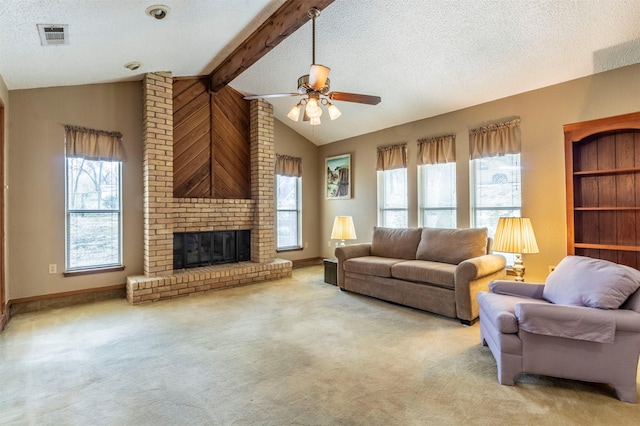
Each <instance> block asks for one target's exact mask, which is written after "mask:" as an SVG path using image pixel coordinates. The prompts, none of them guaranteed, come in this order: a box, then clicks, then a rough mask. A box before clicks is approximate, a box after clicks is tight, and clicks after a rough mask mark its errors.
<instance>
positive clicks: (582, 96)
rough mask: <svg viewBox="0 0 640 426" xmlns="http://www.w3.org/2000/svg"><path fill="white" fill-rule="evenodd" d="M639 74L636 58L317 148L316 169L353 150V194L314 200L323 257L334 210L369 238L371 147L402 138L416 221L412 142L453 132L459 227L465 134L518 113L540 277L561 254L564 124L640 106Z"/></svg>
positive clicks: (465, 209) (525, 203) (465, 203)
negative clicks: (319, 213)
mask: <svg viewBox="0 0 640 426" xmlns="http://www.w3.org/2000/svg"><path fill="white" fill-rule="evenodd" d="M550 72H553V70H550ZM638 75H640V64H637V65H632V66H628V67H624V68H620V69H616V70H612V71H608V72H605V73H601V74H597V75H594V76H590V77H585V78H581V79H578V80H574V81H570V82H567V83H563V84H559V85H556V86H551V87H547V88H543V89H539V90H535V91H532V92H527V93H524V94H520V95H516V96H512V97H509V98H505V99H500V100H497V101H493V102H489V103H486V104H482V105H478V106H475V107H471V108H467V109H464V110H460V111H455V112H452V113H449V114H444V115H441V116H438V117H433V118H428V119H425V120H420V121H416V122H412V123H408V124H404V125H401V126H397V127H393V128H389V129H385V130H381V131H378V132H375V133H371V134H367V135H363V136H359V137H355V138H351V139H347V140H343V141H339V142H335V143H332V144H329V145H324V146H321V147H320V149H319V157H318V167H319V168H321V169H322V167H323V165H324V158H326V157H329V156H333V155H338V154H344V153H351V155H352V168H353V198H352V199H350V200H331V201H327V200H324V198H320V201H319V202H320V203H321V206H322V218H321V223H322V226H321V234H320V235H321V239H322V241H323V242H322V244H321V249H322V255H323V256H331V255H332V252H333V249H332V248H328V247H327V242H328V240H329V234H330V232H331V226H332V223H333V218H334V216H336V215H352V216H353V217H354V221H355V226H356V233H357V235H358V240H357V242H366V241H370V240H371V234H372V230H373V226H375V225H376V208H377V204H376V171H375V155H376V147H377V146H379V145H384V144H389V143H394V142H408V156H409V166H408V185H409V225H410V226H417V217H418V213H417V211H418V205H417V167H416V155H417V148H416V141H417V139H419V138H422V137H428V136H437V135H441V134H447V133H451V132H453V133H455V134H456V137H457V140H456V156H457V164H456V167H457V176H458V180H457V193H458V194H457V195H458V200H457V201H458V226H459V227H468V226H469V221H470V219H469V217H470V214H469V211H470V206H469V161H468V158H469V137H468V132H469V130H470V129H472V128H475V127H478V126H480V125H483V124H485V123H487V122H492V121H496V120H503V119H509V118H513V117H520V118H521V130H522V168H523V170H522V185H523V186H522V215H523V216H528V217H530V218H531V220H532V223H533V226H534V229H535V232H536V237H537V240H538V245H539V247H540V253H539V254H535V255H534V254H531V255H524V262H525V265H526V267H527V271H526V278H527V280H529V281H544V279H545V278H546V276H547V274H548V266H549V265H556V264H557V263H558V262H559V261H560V260H561V259H562V258H563V257H564V256H565V255H566V216H565V210H566V206H565V175H564V134H563V129H562V126H563V125H564V124H568V123H575V122H580V121H585V120H591V119H596V118H602V117H608V116H614V115H619V114H625V113H629V112H634V111H639V110H640V78H638ZM383 102H384V99H383ZM322 186H323V182H318V190H319V191H322Z"/></svg>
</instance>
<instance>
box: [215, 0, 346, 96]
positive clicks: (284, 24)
mask: <svg viewBox="0 0 640 426" xmlns="http://www.w3.org/2000/svg"><path fill="white" fill-rule="evenodd" d="M333 1H334V0H287V1H286V2H285V3H284V4H283V5H282V6H280V7H279V8H278V10H276V11H275V12H274V13H273V15H271V16H270V17H269V18H267V20H266V21H265V22H263V23H262V25H260V27H258V29H257V30H255V31H254V32H253V33H252V34H251V35H250V36H249V37H248V38H247V39H246V40H245V41H243V42H242V44H240V46H238V47H237V48H236V49H235V50H234V51H233V52H231V54H230V55H229V56H227V58H225V59H224V60H223V61H222V63H221V64H220V65H218V67H217V68H216V69H214V70H213V72H211V74H209V78H210V90H211V91H212V92H217V91H218V90H220V89H221V88H223V87H224V86H226V85H227V84H229V83H231V81H232V80H233V79H234V78H236V77H237V76H238V75H240V74H241V73H242V72H243V71H244V70H246V69H247V68H249V67H250V66H251V65H253V64H255V63H256V62H257V61H258V60H259V59H260V58H262V57H263V56H264V55H266V54H267V53H268V52H269V51H270V50H271V49H273V48H274V47H276V46H277V45H278V44H279V43H280V42H281V41H282V40H284V39H286V38H287V37H289V36H290V35H291V34H293V33H294V32H295V31H296V30H297V29H298V28H300V27H301V26H303V25H304V24H305V23H306V22H307V21H309V16H307V11H308V10H309V9H311V8H312V7H315V8H317V9H318V10H323V9H324V8H326V7H327V6H329V5H330V4H331V3H333Z"/></svg>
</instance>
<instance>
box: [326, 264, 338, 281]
mask: <svg viewBox="0 0 640 426" xmlns="http://www.w3.org/2000/svg"><path fill="white" fill-rule="evenodd" d="M324 282H325V283H327V284H333V285H338V260H337V259H325V260H324Z"/></svg>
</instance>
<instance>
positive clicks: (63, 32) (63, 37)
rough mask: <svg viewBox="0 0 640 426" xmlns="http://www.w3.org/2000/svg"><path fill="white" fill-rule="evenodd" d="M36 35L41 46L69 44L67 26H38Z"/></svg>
mask: <svg viewBox="0 0 640 426" xmlns="http://www.w3.org/2000/svg"><path fill="white" fill-rule="evenodd" d="M38 33H40V43H41V44H42V45H43V46H61V45H63V44H69V25H57V24H38Z"/></svg>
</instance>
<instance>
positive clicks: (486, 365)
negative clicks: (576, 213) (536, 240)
mask: <svg viewBox="0 0 640 426" xmlns="http://www.w3.org/2000/svg"><path fill="white" fill-rule="evenodd" d="M0 413H1V414H0V424H3V425H14V424H16V425H22V424H32V425H49V424H51V425H54V424H55V425H63V424H72V425H156V426H157V425H186V424H189V425H199V424H207V425H432V424H433V425H462V424H465V425H484V424H486V425H495V424H498V425H503V424H504V425H507V424H508V425H525V424H530V425H534V424H535V425H560V424H565V425H595V424H603V425H605V424H606V425H632V424H636V425H637V424H639V423H640V407H639V406H638V405H633V404H627V403H623V402H620V401H618V400H617V399H615V397H614V395H613V392H612V390H611V389H610V388H609V387H608V386H605V385H600V384H589V383H581V382H576V381H570V380H559V379H551V378H545V377H539V376H531V375H529V376H524V377H522V378H521V379H520V380H519V381H518V382H517V385H516V386H513V387H509V386H501V385H500V384H498V382H497V379H496V366H495V362H494V360H493V357H492V356H491V353H490V352H489V349H488V348H486V347H482V346H480V344H479V327H478V326H477V325H475V326H473V327H463V326H461V325H460V324H459V323H458V322H456V321H453V320H449V319H445V318H442V317H438V316H435V315H431V314H427V313H424V312H419V311H416V310H412V309H407V308H404V307H400V306H396V305H393V304H389V303H386V302H381V301H377V300H375V299H371V298H367V297H363V296H358V295H355V294H351V293H346V292H341V291H339V290H338V289H337V288H336V287H334V286H331V285H328V284H324V283H323V282H322V268H321V267H311V268H304V269H299V270H295V271H294V276H293V278H291V279H286V280H281V281H277V282H273V283H266V284H258V285H254V286H249V287H241V288H236V289H231V290H224V291H218V292H210V293H207V294H205V295H203V296H196V297H187V298H182V299H176V300H170V301H165V302H159V303H156V304H151V305H145V306H136V307H132V306H130V305H128V304H127V302H126V301H124V300H111V301H106V302H98V303H93V304H87V305H82V306H74V307H71V308H63V309H56V310H50V311H43V312H37V313H29V314H22V315H18V316H16V317H14V318H13V319H12V320H11V322H10V323H9V325H8V327H7V329H6V330H5V332H4V333H2V334H0Z"/></svg>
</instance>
